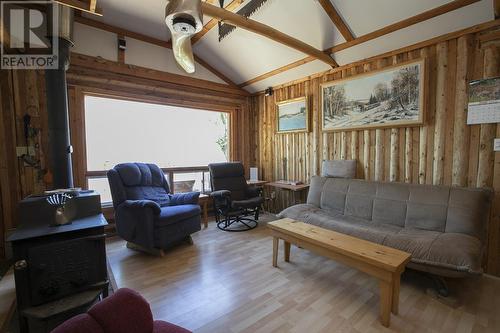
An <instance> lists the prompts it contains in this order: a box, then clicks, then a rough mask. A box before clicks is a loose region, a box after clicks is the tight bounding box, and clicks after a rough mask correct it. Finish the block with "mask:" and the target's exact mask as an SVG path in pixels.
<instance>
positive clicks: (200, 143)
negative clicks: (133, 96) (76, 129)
mask: <svg viewBox="0 0 500 333" xmlns="http://www.w3.org/2000/svg"><path fill="white" fill-rule="evenodd" d="M85 132H86V133H85V134H86V151H87V156H86V160H87V176H88V177H87V180H88V185H89V188H91V189H95V190H97V191H98V192H100V193H101V196H102V201H103V202H108V201H111V196H110V193H109V187H108V184H107V179H106V178H105V177H103V175H102V173H100V172H102V171H105V170H108V169H110V168H112V167H113V166H114V165H116V164H118V163H123V162H146V163H155V164H157V165H158V166H160V167H161V168H163V169H164V170H165V172H166V173H167V177H168V178H169V180H171V181H173V182H174V185H175V186H174V187H175V190H176V191H188V190H199V191H203V190H207V189H208V175H207V172H206V166H207V165H208V164H209V163H213V162H224V161H227V160H228V154H229V114H228V113H224V112H215V111H206V110H198V109H190V108H182V107H176V106H167V105H160V104H151V103H143V102H135V101H129V100H120V99H115V98H105V97H96V96H90V95H86V96H85ZM193 167H195V168H193ZM196 167H199V168H196ZM171 170H172V171H171ZM174 171H175V172H174Z"/></svg>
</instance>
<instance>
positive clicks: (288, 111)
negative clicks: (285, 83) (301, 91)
mask: <svg viewBox="0 0 500 333" xmlns="http://www.w3.org/2000/svg"><path fill="white" fill-rule="evenodd" d="M276 118H277V132H278V133H281V132H304V131H308V125H309V115H308V110H307V98H305V97H300V98H295V99H291V100H287V101H283V102H279V103H277V115H276Z"/></svg>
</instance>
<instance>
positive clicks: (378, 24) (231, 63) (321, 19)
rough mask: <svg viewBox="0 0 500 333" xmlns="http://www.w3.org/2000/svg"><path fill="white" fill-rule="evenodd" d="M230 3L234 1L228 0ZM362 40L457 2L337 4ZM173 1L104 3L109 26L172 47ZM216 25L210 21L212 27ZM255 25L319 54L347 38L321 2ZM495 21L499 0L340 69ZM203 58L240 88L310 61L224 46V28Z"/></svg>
mask: <svg viewBox="0 0 500 333" xmlns="http://www.w3.org/2000/svg"><path fill="white" fill-rule="evenodd" d="M225 1H226V3H227V2H229V1H230V0H225ZM330 1H331V2H332V3H333V4H334V6H335V8H337V10H338V12H339V13H340V15H341V16H342V17H343V18H344V21H345V22H346V23H347V25H348V26H349V27H350V29H351V31H352V32H353V34H354V35H355V36H361V35H363V34H366V33H369V32H372V31H374V30H377V29H379V28H382V27H384V26H387V25H389V24H392V23H395V22H398V21H400V20H403V19H406V18H408V17H411V16H414V15H416V14H419V13H421V12H424V11H427V10H429V9H432V8H434V7H437V6H440V5H443V4H445V3H448V2H451V0H418V1H415V0H376V1H375V0H330ZM166 2H167V1H166V0H141V1H137V0H98V4H99V6H101V7H102V8H103V12H104V16H103V17H102V18H96V17H92V18H94V19H99V20H102V21H104V22H106V23H108V24H111V25H115V26H118V27H121V28H126V29H128V30H131V31H135V32H139V33H142V34H145V35H148V36H152V37H155V38H158V39H162V40H168V39H170V34H169V32H168V29H167V27H166V26H165V24H164V11H165V4H166ZM209 19H210V17H205V18H204V21H205V22H206V21H208V20H209ZM252 19H254V20H256V21H259V22H262V23H264V24H267V25H269V26H271V27H273V28H276V29H278V30H280V31H282V32H284V33H286V34H288V35H290V36H293V37H295V38H298V39H300V40H302V41H304V42H306V43H308V44H310V45H312V46H314V47H316V48H318V49H326V48H328V47H331V46H333V45H336V44H339V43H342V42H344V41H345V40H344V38H343V37H342V36H341V34H340V32H339V31H338V30H337V28H336V27H335V26H334V24H333V23H332V21H331V20H330V18H329V17H328V15H327V14H326V13H325V11H324V10H323V8H322V7H321V5H320V4H319V3H318V2H317V1H316V0H268V1H267V3H266V4H265V5H264V6H263V7H262V8H260V9H259V11H258V12H256V13H255V14H254V15H253V16H252ZM492 19H493V4H492V0H481V1H480V2H478V3H475V4H472V5H469V6H467V7H464V8H462V9H459V10H456V11H453V12H450V13H448V14H445V15H442V16H439V17H437V18H434V19H431V20H428V21H425V22H423V23H420V24H417V25H414V26H411V27H409V28H406V29H403V30H400V31H397V32H394V33H391V34H389V35H386V36H383V37H380V38H378V39H375V40H372V41H370V42H367V43H364V44H361V45H358V46H355V47H353V48H350V49H347V50H344V51H341V52H338V53H337V54H335V55H334V58H335V59H336V60H337V62H338V63H339V64H340V65H343V64H347V63H350V62H353V61H356V60H360V59H363V58H366V57H371V56H375V55H377V54H380V53H383V52H387V51H390V50H394V49H397V48H400V47H404V46H407V45H411V44H414V43H417V42H420V41H423V40H427V39H430V38H433V37H436V36H439V35H442V34H445V33H449V32H453V31H456V30H459V29H463V28H466V27H470V26H472V25H476V24H479V23H483V22H486V21H489V20H492ZM194 51H195V53H196V54H197V55H198V56H200V57H201V58H202V59H204V60H205V61H206V62H208V63H209V64H210V65H212V66H213V67H214V68H216V69H217V70H219V71H220V72H221V73H223V74H224V75H226V76H227V77H229V78H230V79H231V80H232V81H233V82H235V83H236V84H239V83H242V82H245V81H248V80H250V79H252V78H254V77H256V76H258V75H261V74H264V73H266V72H268V71H271V70H273V69H276V68H279V67H281V66H284V65H287V64H289V63H291V62H294V61H297V60H299V59H302V58H304V57H305V56H306V55H305V54H303V53H301V52H299V51H296V50H294V49H291V48H288V47H287V46H284V45H282V44H279V43H276V42H274V41H272V40H270V39H267V38H265V37H262V36H259V35H256V34H253V33H251V32H248V31H245V30H243V29H236V30H235V31H234V32H233V33H231V34H230V35H229V36H227V37H226V38H225V39H223V40H222V41H221V42H219V41H218V33H217V28H214V29H212V30H211V31H210V32H209V33H207V34H206V35H205V36H204V37H203V38H202V39H201V40H200V41H199V42H198V43H197V44H196V45H195V46H194ZM145 56H146V55H145ZM327 69H329V66H328V65H326V64H324V63H322V62H320V61H314V62H311V63H308V64H305V65H302V66H300V67H298V68H294V69H292V70H289V71H287V72H284V73H281V74H279V75H276V76H273V77H271V78H268V79H266V80H263V81H260V82H257V83H255V84H253V85H250V86H247V87H245V89H247V90H248V91H250V92H256V91H261V90H263V89H265V88H266V87H268V86H275V85H279V84H283V83H286V82H289V81H292V80H296V79H299V78H302V77H304V76H308V75H312V74H315V73H318V72H321V71H324V70H327Z"/></svg>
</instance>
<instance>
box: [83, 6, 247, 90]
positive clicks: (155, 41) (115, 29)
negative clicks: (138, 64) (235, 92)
mask: <svg viewBox="0 0 500 333" xmlns="http://www.w3.org/2000/svg"><path fill="white" fill-rule="evenodd" d="M75 22H78V23H81V24H84V25H87V26H90V27H94V28H97V29H101V30H105V31H109V32H112V33H115V34H117V35H119V36H125V37H129V38H133V39H137V40H140V41H143V42H146V43H150V44H154V45H158V46H161V47H165V48H168V49H172V43H171V42H170V41H164V40H161V39H157V38H154V37H150V36H146V35H143V34H140V33H137V32H134V31H130V30H127V29H123V28H119V27H116V26H113V25H109V24H107V23H104V22H100V21H96V20H93V19H90V18H87V17H83V16H79V15H75ZM194 58H195V60H196V61H197V62H198V63H199V64H200V65H202V66H203V67H205V68H206V69H208V70H209V71H210V72H212V73H213V74H215V75H216V76H218V77H219V78H220V79H222V80H223V81H224V82H226V83H227V84H229V85H230V86H232V87H238V86H237V85H236V84H235V83H234V82H233V81H231V80H230V79H229V78H227V77H226V76H225V75H223V74H222V73H221V72H219V71H218V70H216V69H215V68H213V67H212V66H211V65H209V64H208V63H207V62H206V61H204V60H203V59H202V58H200V57H199V56H197V55H196V54H195V55H194Z"/></svg>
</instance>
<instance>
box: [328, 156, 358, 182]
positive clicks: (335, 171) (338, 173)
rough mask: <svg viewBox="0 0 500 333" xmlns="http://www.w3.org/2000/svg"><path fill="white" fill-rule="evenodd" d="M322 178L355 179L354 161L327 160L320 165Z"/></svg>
mask: <svg viewBox="0 0 500 333" xmlns="http://www.w3.org/2000/svg"><path fill="white" fill-rule="evenodd" d="M321 175H322V176H323V177H335V178H354V177H356V160H328V161H323V164H322V165H321Z"/></svg>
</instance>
